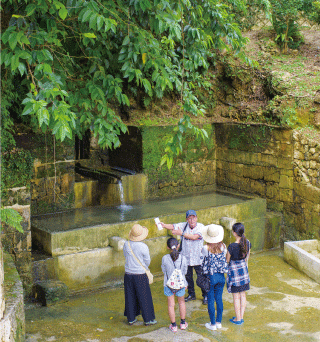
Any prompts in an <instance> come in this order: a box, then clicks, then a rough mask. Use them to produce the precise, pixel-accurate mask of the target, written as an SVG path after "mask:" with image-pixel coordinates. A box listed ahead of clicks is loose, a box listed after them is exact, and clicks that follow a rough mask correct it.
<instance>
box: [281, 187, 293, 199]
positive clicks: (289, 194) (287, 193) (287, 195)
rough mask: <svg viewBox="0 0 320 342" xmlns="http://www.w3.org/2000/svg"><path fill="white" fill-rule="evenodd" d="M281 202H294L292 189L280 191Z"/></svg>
mask: <svg viewBox="0 0 320 342" xmlns="http://www.w3.org/2000/svg"><path fill="white" fill-rule="evenodd" d="M279 190H280V201H283V202H293V191H292V190H291V189H279Z"/></svg>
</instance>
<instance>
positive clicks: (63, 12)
mask: <svg viewBox="0 0 320 342" xmlns="http://www.w3.org/2000/svg"><path fill="white" fill-rule="evenodd" d="M67 15H68V11H67V9H66V8H65V7H62V8H60V10H59V16H60V18H61V19H62V20H64V19H66V17H67Z"/></svg>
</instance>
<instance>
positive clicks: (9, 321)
mask: <svg viewBox="0 0 320 342" xmlns="http://www.w3.org/2000/svg"><path fill="white" fill-rule="evenodd" d="M4 295H5V304H6V307H5V311H4V316H3V318H2V320H0V341H1V342H22V341H24V336H25V315H24V303H23V287H22V283H21V280H20V277H19V274H18V272H17V270H16V267H15V265H14V263H13V260H12V258H11V256H10V255H9V254H7V253H4Z"/></svg>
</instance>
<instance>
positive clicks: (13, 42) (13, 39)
mask: <svg viewBox="0 0 320 342" xmlns="http://www.w3.org/2000/svg"><path fill="white" fill-rule="evenodd" d="M17 38H18V33H17V32H12V33H11V34H10V36H9V45H10V48H11V50H14V48H15V47H16V45H17V42H18V39H17Z"/></svg>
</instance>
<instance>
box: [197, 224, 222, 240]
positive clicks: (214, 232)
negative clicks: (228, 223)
mask: <svg viewBox="0 0 320 342" xmlns="http://www.w3.org/2000/svg"><path fill="white" fill-rule="evenodd" d="M223 236H224V230H223V227H222V226H220V225H218V224H209V225H208V226H205V227H204V228H203V230H202V237H203V239H204V241H205V242H208V243H217V242H221V241H222V240H223Z"/></svg>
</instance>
